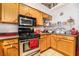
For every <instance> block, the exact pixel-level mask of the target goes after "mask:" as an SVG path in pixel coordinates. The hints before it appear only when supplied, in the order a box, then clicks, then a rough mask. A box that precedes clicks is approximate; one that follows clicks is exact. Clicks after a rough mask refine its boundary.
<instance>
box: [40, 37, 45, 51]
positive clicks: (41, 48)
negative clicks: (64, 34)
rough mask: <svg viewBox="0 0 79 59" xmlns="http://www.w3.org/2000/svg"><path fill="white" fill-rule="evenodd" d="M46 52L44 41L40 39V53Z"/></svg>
mask: <svg viewBox="0 0 79 59" xmlns="http://www.w3.org/2000/svg"><path fill="white" fill-rule="evenodd" d="M44 50H46V39H44V38H41V39H40V52H42V51H44Z"/></svg>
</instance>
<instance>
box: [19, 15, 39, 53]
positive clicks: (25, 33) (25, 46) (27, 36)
mask: <svg viewBox="0 0 79 59" xmlns="http://www.w3.org/2000/svg"><path fill="white" fill-rule="evenodd" d="M18 20H19V25H18V26H19V27H18V33H19V39H20V55H27V52H28V51H32V50H35V49H36V48H38V47H39V40H38V37H39V34H35V33H34V26H35V25H36V19H35V18H32V17H27V16H23V15H19V19H18ZM35 51H38V50H35ZM32 52H33V51H32ZM32 52H30V53H32Z"/></svg>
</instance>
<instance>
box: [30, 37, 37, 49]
mask: <svg viewBox="0 0 79 59" xmlns="http://www.w3.org/2000/svg"><path fill="white" fill-rule="evenodd" d="M29 47H30V49H34V48H37V47H38V39H37V38H33V39H30V41H29Z"/></svg>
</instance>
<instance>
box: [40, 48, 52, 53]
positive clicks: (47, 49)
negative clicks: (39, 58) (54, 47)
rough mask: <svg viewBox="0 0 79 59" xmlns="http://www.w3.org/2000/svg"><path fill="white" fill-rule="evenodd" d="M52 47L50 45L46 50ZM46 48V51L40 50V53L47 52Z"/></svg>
mask: <svg viewBox="0 0 79 59" xmlns="http://www.w3.org/2000/svg"><path fill="white" fill-rule="evenodd" d="M50 48H51V47H49V48H47V49H46V50H48V49H50ZM46 50H44V51H40V53H43V52H45V51H46Z"/></svg>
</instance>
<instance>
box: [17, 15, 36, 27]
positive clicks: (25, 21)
mask: <svg viewBox="0 0 79 59" xmlns="http://www.w3.org/2000/svg"><path fill="white" fill-rule="evenodd" d="M18 21H19V25H25V26H35V25H36V18H33V17H28V16H24V15H19V20H18Z"/></svg>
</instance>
